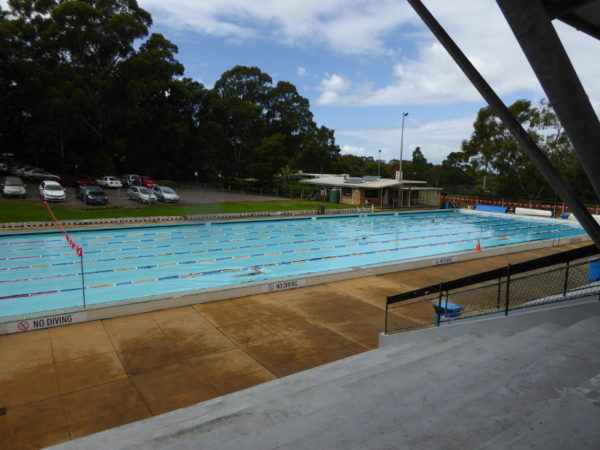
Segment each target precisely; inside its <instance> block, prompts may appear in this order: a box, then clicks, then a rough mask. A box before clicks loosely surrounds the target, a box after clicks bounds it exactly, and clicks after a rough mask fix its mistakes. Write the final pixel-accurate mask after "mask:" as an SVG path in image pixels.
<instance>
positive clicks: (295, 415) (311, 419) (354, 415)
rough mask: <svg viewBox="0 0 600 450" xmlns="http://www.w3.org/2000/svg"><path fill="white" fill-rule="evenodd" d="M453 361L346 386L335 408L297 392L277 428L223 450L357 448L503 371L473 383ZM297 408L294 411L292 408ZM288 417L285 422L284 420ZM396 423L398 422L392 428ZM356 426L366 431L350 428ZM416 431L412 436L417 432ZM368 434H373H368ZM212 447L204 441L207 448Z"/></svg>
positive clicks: (274, 412)
mask: <svg viewBox="0 0 600 450" xmlns="http://www.w3.org/2000/svg"><path fill="white" fill-rule="evenodd" d="M557 328H560V327H558V326H556V325H551V324H548V325H544V326H540V327H536V329H532V330H528V331H527V332H524V333H522V334H523V335H525V334H528V335H529V336H530V337H534V336H536V335H537V336H543V335H544V333H542V331H544V332H545V338H546V339H550V338H551V335H552V334H553V333H555V332H556V329H557ZM509 339H510V338H509ZM507 340H508V339H507ZM517 345H522V344H521V342H513V346H517ZM507 350H510V347H507ZM535 352H537V350H531V351H529V352H528V353H529V354H528V355H527V356H526V357H522V358H516V359H517V360H518V362H514V358H510V354H509V353H507V354H506V357H505V359H504V360H503V361H502V363H501V364H496V366H500V367H501V368H502V366H503V365H505V363H510V364H512V370H516V369H517V368H518V367H520V366H521V365H522V364H524V363H527V362H528V361H529V360H531V358H532V357H533V356H535ZM448 355H449V356H448ZM494 357H496V358H497V356H494ZM453 361H454V360H453V358H452V355H451V354H445V355H442V357H440V358H427V359H425V360H421V361H419V364H416V365H415V366H414V367H413V371H412V373H410V374H407V373H406V372H405V371H403V372H400V373H393V372H390V371H387V370H386V371H383V372H381V373H380V374H377V375H376V376H372V377H369V378H361V379H359V380H357V381H354V382H352V383H347V384H345V385H343V386H341V388H342V390H341V392H343V391H345V392H346V395H345V396H344V397H345V398H341V399H339V397H338V399H336V400H337V401H335V402H334V403H331V402H329V401H327V400H329V398H325V397H326V396H327V392H330V390H329V389H328V391H327V392H320V393H319V394H318V395H314V394H313V393H309V392H302V393H301V394H304V397H302V398H299V397H298V395H299V394H300V393H299V392H295V393H293V394H291V395H290V396H289V397H288V396H286V398H284V399H281V400H278V402H277V405H271V408H270V410H269V411H270V413H271V414H270V416H271V418H275V420H274V421H273V420H271V422H272V424H271V425H267V424H266V423H265V421H264V420H261V421H259V423H254V425H256V426H254V427H250V428H251V429H253V430H254V431H253V434H251V435H247V434H246V435H244V436H241V437H240V438H238V439H237V440H235V441H231V442H227V443H224V442H223V441H222V440H221V442H220V444H218V446H219V447H220V448H223V449H226V448H236V447H237V446H239V445H241V444H242V443H243V444H244V446H246V447H245V448H254V446H256V448H259V447H260V445H261V443H262V442H263V441H264V437H265V436H268V442H269V443H271V444H272V445H273V446H288V445H289V446H292V447H294V448H296V447H298V448H304V446H305V445H306V447H307V448H308V447H312V448H315V447H319V448H324V447H328V446H331V445H335V443H336V442H338V443H339V442H340V440H344V439H346V440H349V441H351V442H352V443H353V444H352V445H356V444H360V443H361V442H365V441H366V440H368V439H370V438H373V437H375V436H378V435H380V434H382V433H385V432H386V431H389V430H390V429H397V428H398V426H399V423H398V420H397V419H398V417H399V416H401V417H403V419H402V420H401V423H405V422H406V421H407V420H409V419H410V418H411V417H415V416H416V417H419V422H420V423H422V417H427V415H428V414H431V411H435V410H436V409H439V407H440V405H444V404H446V403H448V402H449V403H451V402H452V401H453V400H454V399H455V397H456V396H457V395H462V394H461V391H460V388H463V389H465V388H472V387H475V386H476V385H479V387H483V386H486V385H487V384H489V381H488V380H490V379H493V376H494V375H495V374H496V372H497V367H494V368H493V370H488V371H487V373H486V372H485V370H483V372H484V373H485V374H484V375H482V374H481V372H482V369H485V367H479V369H477V367H474V368H473V369H474V371H473V372H472V373H471V374H469V375H470V376H469V375H468V376H467V378H468V382H467V381H466V380H464V379H463V378H462V374H459V376H455V377H451V378H448V377H447V376H446V374H445V373H444V372H445V371H446V368H447V366H453ZM403 369H406V366H403ZM463 369H464V367H463ZM461 372H462V370H461ZM449 384H451V385H452V386H449ZM431 385H433V386H431ZM461 385H462V386H461ZM308 394H310V395H308ZM340 397H341V396H340ZM291 405H293V409H290V406H291ZM280 406H281V408H280ZM278 411H279V412H278ZM281 411H285V412H287V413H288V415H283V414H282V413H281ZM290 413H291V414H290ZM282 418H283V419H284V420H285V421H283V420H281V419H282ZM390 418H395V419H396V420H393V423H389V422H390ZM351 423H355V424H360V426H349V425H347V424H351ZM386 425H387V426H389V428H388V427H387V426H386ZM417 426H418V424H417ZM410 429H411V431H412V428H410ZM307 430H311V434H310V436H308V435H307V433H306V431H307ZM340 430H341V431H340ZM367 430H369V431H368V432H366V431H367ZM373 430H377V431H373ZM404 430H407V429H406V428H404ZM427 432H428V433H431V430H430V429H428V431H427ZM206 443H207V442H206V441H203V444H206ZM211 444H215V447H216V446H217V442H216V441H215V442H213V441H211ZM208 448H212V447H211V446H209V447H208Z"/></svg>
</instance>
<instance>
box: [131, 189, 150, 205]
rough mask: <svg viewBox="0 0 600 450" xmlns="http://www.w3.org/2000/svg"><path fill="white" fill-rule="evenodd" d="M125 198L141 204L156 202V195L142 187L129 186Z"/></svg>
mask: <svg viewBox="0 0 600 450" xmlns="http://www.w3.org/2000/svg"><path fill="white" fill-rule="evenodd" d="M127 198H128V199H130V200H136V201H138V202H142V203H152V202H155V201H156V195H154V194H153V193H152V192H150V190H149V189H148V188H147V187H144V186H129V189H127Z"/></svg>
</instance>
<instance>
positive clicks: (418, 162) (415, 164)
mask: <svg viewBox="0 0 600 450" xmlns="http://www.w3.org/2000/svg"><path fill="white" fill-rule="evenodd" d="M411 167H412V170H413V176H414V178H415V179H416V180H428V178H429V176H430V170H431V167H432V164H430V163H428V162H427V158H425V155H423V152H421V147H417V148H415V150H414V151H413V154H412V162H411Z"/></svg>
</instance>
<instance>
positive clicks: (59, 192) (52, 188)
mask: <svg viewBox="0 0 600 450" xmlns="http://www.w3.org/2000/svg"><path fill="white" fill-rule="evenodd" d="M40 197H42V200H44V201H46V202H64V201H65V200H66V199H67V193H66V192H65V190H64V188H63V187H62V186H61V185H60V183H59V182H57V181H51V180H46V181H42V182H41V183H40Z"/></svg>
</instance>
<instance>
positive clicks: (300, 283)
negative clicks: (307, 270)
mask: <svg viewBox="0 0 600 450" xmlns="http://www.w3.org/2000/svg"><path fill="white" fill-rule="evenodd" d="M305 284H306V283H305V281H304V280H290V281H279V282H277V283H269V284H265V285H263V292H277V291H283V290H285V289H294V288H298V287H304V286H305Z"/></svg>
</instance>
